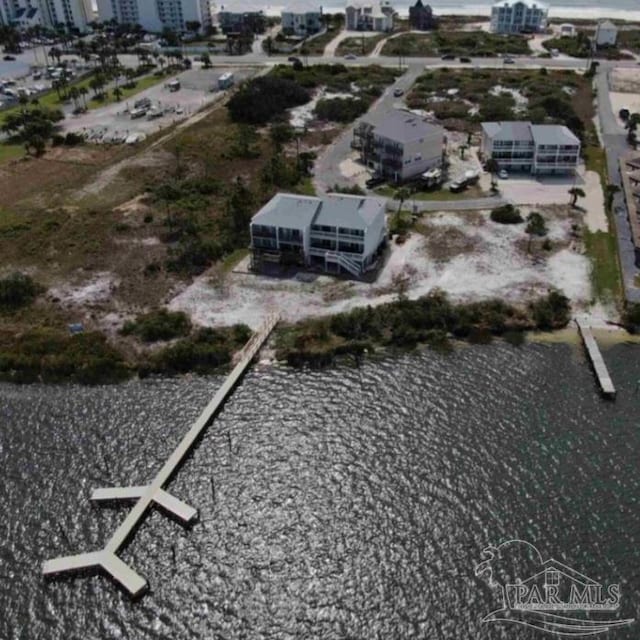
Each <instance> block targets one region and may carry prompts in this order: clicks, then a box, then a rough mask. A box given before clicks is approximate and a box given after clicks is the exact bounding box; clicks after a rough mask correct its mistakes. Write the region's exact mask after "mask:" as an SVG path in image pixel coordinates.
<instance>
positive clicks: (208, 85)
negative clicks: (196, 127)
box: [62, 68, 254, 143]
mask: <svg viewBox="0 0 640 640" xmlns="http://www.w3.org/2000/svg"><path fill="white" fill-rule="evenodd" d="M225 72H231V73H233V74H234V79H235V83H238V82H239V81H241V80H243V79H246V78H247V77H249V76H251V75H252V74H253V73H254V71H253V70H251V69H246V68H243V69H232V68H226V69H220V68H217V69H190V70H188V71H184V72H183V73H180V74H178V75H177V76H174V77H171V78H166V79H163V81H162V82H160V83H158V84H157V85H155V86H153V87H150V88H149V89H146V90H144V91H141V92H140V93H138V94H136V95H135V96H133V97H131V98H129V99H128V100H123V101H122V102H118V103H114V104H110V105H108V106H105V107H101V108H98V109H92V110H91V111H88V112H87V113H83V114H79V115H70V116H68V117H67V118H66V120H65V121H64V122H63V123H62V130H63V131H64V132H65V133H66V132H69V131H73V132H75V133H80V134H82V135H84V136H85V137H86V138H87V139H88V140H89V141H92V142H97V143H99V142H118V141H124V139H125V138H127V137H129V138H130V139H132V140H133V139H134V138H135V135H134V134H138V135H139V136H140V137H141V138H142V137H143V136H146V135H149V134H151V133H155V132H157V131H160V130H162V129H164V128H165V127H168V126H170V125H172V124H174V123H176V122H180V121H182V120H184V119H186V118H188V117H189V116H190V115H193V114H194V113H195V112H196V111H198V110H200V109H201V108H202V107H204V106H206V105H207V104H210V103H211V102H213V101H215V100H217V99H219V98H220V97H222V96H223V95H224V91H220V90H218V78H219V77H220V76H221V75H222V74H223V73H225ZM173 80H179V82H180V89H179V90H178V91H171V90H170V89H169V86H168V85H169V83H170V82H171V81H173ZM143 98H148V99H149V100H150V101H151V108H150V109H149V111H148V112H147V113H146V114H145V115H143V116H142V117H138V118H132V117H131V112H132V111H133V110H134V108H135V107H134V105H135V103H136V102H137V101H139V100H141V99H143ZM158 114H160V115H158ZM154 115H155V116H157V117H154Z"/></svg>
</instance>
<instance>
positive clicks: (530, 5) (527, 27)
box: [491, 0, 549, 33]
mask: <svg viewBox="0 0 640 640" xmlns="http://www.w3.org/2000/svg"><path fill="white" fill-rule="evenodd" d="M548 13H549V8H548V7H547V5H545V4H542V3H540V2H529V1H523V0H517V1H516V2H513V1H512V0H501V2H498V3H496V4H494V5H493V7H491V31H492V32H493V33H537V32H539V31H544V30H545V29H546V28H547V16H548Z"/></svg>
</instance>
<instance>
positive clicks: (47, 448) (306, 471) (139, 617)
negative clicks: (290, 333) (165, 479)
mask: <svg viewBox="0 0 640 640" xmlns="http://www.w3.org/2000/svg"><path fill="white" fill-rule="evenodd" d="M637 354H638V349H637V347H635V346H628V345H619V346H616V347H614V348H612V349H610V350H608V351H606V352H605V358H606V360H607V363H608V364H609V365H610V368H611V372H612V375H613V378H614V380H615V383H616V386H617V387H618V389H619V396H618V399H617V401H616V402H615V403H611V402H606V401H604V400H602V399H600V397H599V395H598V393H597V390H596V388H595V383H594V379H593V376H592V373H591V371H590V370H589V368H588V366H587V365H586V363H585V362H584V359H583V357H582V354H581V352H580V351H579V350H577V349H574V348H573V347H570V346H567V345H527V346H525V347H522V348H514V347H511V346H508V345H492V346H485V347H461V348H459V349H457V351H456V352H455V353H453V354H450V355H441V354H435V353H433V352H431V351H424V352H422V353H416V354H410V355H405V356H398V357H389V358H385V359H383V360H381V361H371V360H370V361H367V362H365V363H364V364H363V366H362V368H360V369H350V368H344V367H341V368H336V369H334V370H329V371H317V372H316V371H312V372H306V371H305V372H300V371H295V370H290V369H281V368H263V369H254V370H252V371H251V372H250V373H249V374H248V376H247V377H246V379H245V381H244V383H243V384H242V385H241V386H240V387H239V388H238V390H237V391H236V393H235V394H234V396H233V397H232V398H231V400H230V401H229V403H228V404H227V406H226V407H225V410H224V411H223V413H222V414H221V415H220V417H219V418H218V419H216V421H215V422H214V424H213V425H212V427H211V428H210V429H209V431H208V432H207V434H206V435H205V437H204V438H203V440H202V442H201V444H200V445H199V447H198V449H197V450H196V451H195V452H194V455H193V456H192V457H191V458H190V459H189V461H188V462H187V463H186V464H185V465H184V467H183V468H182V469H181V471H180V473H179V474H178V475H177V477H176V479H175V480H174V481H173V484H172V486H171V491H172V492H173V493H174V494H175V495H176V496H178V497H180V498H181V499H183V500H185V501H186V502H188V503H190V504H192V505H194V506H196V507H198V508H199V509H200V511H201V522H200V523H199V524H197V525H196V526H195V527H194V528H193V529H192V530H191V531H184V530H183V529H182V528H181V527H180V526H179V525H177V524H176V523H174V522H172V521H170V520H168V519H167V518H165V517H164V516H162V515H161V514H160V513H156V512H154V513H152V514H151V515H150V517H149V518H148V519H147V520H146V521H145V522H144V524H143V525H142V526H141V528H140V529H139V531H138V532H137V534H136V536H135V538H134V540H133V541H132V543H131V544H130V545H129V547H127V549H126V550H125V552H124V553H123V558H124V559H125V560H126V561H127V562H129V563H130V564H131V565H132V566H133V567H134V568H135V569H136V571H138V572H139V573H140V574H141V575H143V576H145V577H146V578H147V579H148V580H149V582H150V584H151V588H152V591H151V593H150V594H149V595H148V596H146V597H145V598H143V599H142V600H141V601H140V602H137V603H131V602H130V601H129V599H128V597H127V596H125V595H123V594H122V593H120V592H119V591H118V590H117V589H116V588H115V587H114V586H113V585H112V584H111V583H110V582H108V581H107V580H106V579H105V578H102V577H99V576H94V577H87V578H77V579H73V580H71V581H62V582H52V583H45V582H43V580H42V578H41V576H40V573H39V569H40V566H41V563H42V561H43V560H45V559H47V558H51V557H55V556H57V555H62V554H67V553H76V552H81V551H89V550H92V549H97V548H100V547H102V545H103V544H104V543H105V542H106V540H107V539H108V538H109V537H110V535H111V534H112V533H113V531H114V530H115V528H116V525H117V523H118V522H120V521H121V520H122V518H123V517H124V515H125V511H123V510H118V509H115V510H105V509H102V508H96V507H92V506H91V505H90V504H89V502H88V500H87V498H88V496H89V494H90V492H91V489H92V488H94V487H97V486H104V485H110V484H120V485H124V484H136V483H144V482H147V481H149V480H150V479H151V478H152V477H153V476H154V475H155V473H156V471H157V470H158V468H159V467H160V465H161V464H162V462H163V461H164V459H165V458H166V457H167V455H168V454H169V452H170V451H171V450H172V449H173V447H174V446H175V444H176V443H177V442H178V440H179V439H180V437H181V436H182V434H183V433H184V432H185V430H186V429H187V428H188V426H189V425H190V423H191V421H192V420H193V418H194V417H195V416H196V415H197V414H198V413H199V411H200V410H201V408H202V407H203V406H204V404H205V403H206V402H207V400H208V399H209V397H210V396H211V395H212V391H213V390H214V389H215V387H216V385H217V384H218V383H219V381H220V379H219V378H206V379H205V378H193V379H186V378H185V379H178V380H161V381H145V382H131V383H129V384H127V385H124V386H118V387H104V388H97V389H92V388H81V387H71V388H70V387H47V386H31V387H13V386H7V385H5V386H0V425H1V429H0V465H1V466H0V468H1V469H2V474H3V475H2V481H1V482H0V504H2V506H3V510H2V518H1V519H0V540H1V541H2V542H0V576H1V581H0V612H1V614H0V638H2V639H3V640H14V639H15V640H17V639H20V640H31V639H39V638H47V639H65V640H67V639H75V638H132V639H135V640H138V639H142V640H146V639H152V638H153V639H160V638H162V639H165V638H172V639H182V638H198V639H200V638H202V639H207V640H210V639H213V638H229V639H232V638H234V639H235V638H251V639H253V638H287V639H288V638H326V639H333V638H335V639H340V638H366V639H370V638H380V639H387V638H394V639H395V638H429V639H431V638H442V639H446V640H449V639H450V640H454V639H455V640H459V639H460V638H487V639H488V638H491V639H495V638H515V637H518V638H541V637H543V636H542V635H541V634H540V633H538V632H535V631H532V630H525V629H522V628H518V629H516V628H514V627H506V626H504V627H500V626H495V625H494V626H490V625H486V624H482V623H481V619H482V617H483V616H484V615H485V614H486V613H488V612H489V611H491V610H493V609H496V608H498V605H497V601H496V599H495V598H496V594H495V593H494V592H493V591H492V590H491V589H490V588H489V587H488V586H487V585H486V582H485V581H484V580H482V579H480V578H476V577H474V565H475V564H476V563H478V562H479V561H480V560H481V559H482V557H481V551H482V549H483V548H484V547H485V546H486V545H488V544H491V543H493V544H497V543H499V542H501V541H502V540H504V539H507V538H523V539H526V540H529V541H531V542H533V543H535V544H536V545H537V546H538V548H539V549H540V550H541V552H542V553H543V554H544V555H545V556H547V555H552V556H554V557H556V558H557V559H558V560H560V561H563V562H566V563H567V564H569V565H571V566H573V567H575V568H576V569H577V570H579V571H581V572H583V573H586V574H587V575H589V576H591V577H592V578H594V579H596V580H600V581H602V582H604V583H611V582H620V583H621V591H622V607H621V611H620V616H621V617H636V618H640V572H639V571H638V568H639V567H640V562H639V556H640V551H639V550H638V539H639V538H640V509H639V508H638V496H639V495H640V468H639V467H638V464H637V460H638V450H640V431H639V430H638V425H637V419H636V416H637V413H638V402H639V399H640V395H639V394H638V393H637V389H636V387H637V381H638V380H640V359H639V358H638V357H637ZM212 479H213V483H214V486H215V500H214V496H213V492H212V484H211V481H212ZM172 547H173V549H172ZM174 552H175V564H174V560H173V555H174ZM638 624H640V623H636V625H635V628H634V627H632V628H630V629H623V630H618V631H616V632H615V633H611V635H610V637H611V638H616V639H618V638H620V639H631V638H637V637H638ZM608 637H609V636H608Z"/></svg>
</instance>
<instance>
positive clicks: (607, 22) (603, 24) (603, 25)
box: [598, 20, 617, 29]
mask: <svg viewBox="0 0 640 640" xmlns="http://www.w3.org/2000/svg"><path fill="white" fill-rule="evenodd" d="M598 26H600V27H601V28H603V29H617V27H616V25H615V24H613V22H611V20H603V21H602V22H600V23H599V25H598Z"/></svg>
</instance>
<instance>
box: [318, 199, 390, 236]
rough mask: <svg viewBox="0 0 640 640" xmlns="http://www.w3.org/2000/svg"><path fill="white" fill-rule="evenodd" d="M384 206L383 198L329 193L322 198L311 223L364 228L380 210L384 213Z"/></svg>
mask: <svg viewBox="0 0 640 640" xmlns="http://www.w3.org/2000/svg"><path fill="white" fill-rule="evenodd" d="M385 206H386V200H385V199H384V198H365V197H364V196H352V195H346V194H343V193H330V194H327V195H326V196H325V197H324V198H323V202H322V206H321V207H320V210H319V211H318V213H317V215H316V217H315V219H314V221H313V224H321V225H327V226H331V227H338V226H341V227H349V228H351V229H366V228H367V227H368V226H369V225H370V224H371V223H372V222H373V221H374V220H375V219H376V218H377V217H378V215H379V213H380V211H382V212H383V213H384V210H385Z"/></svg>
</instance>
